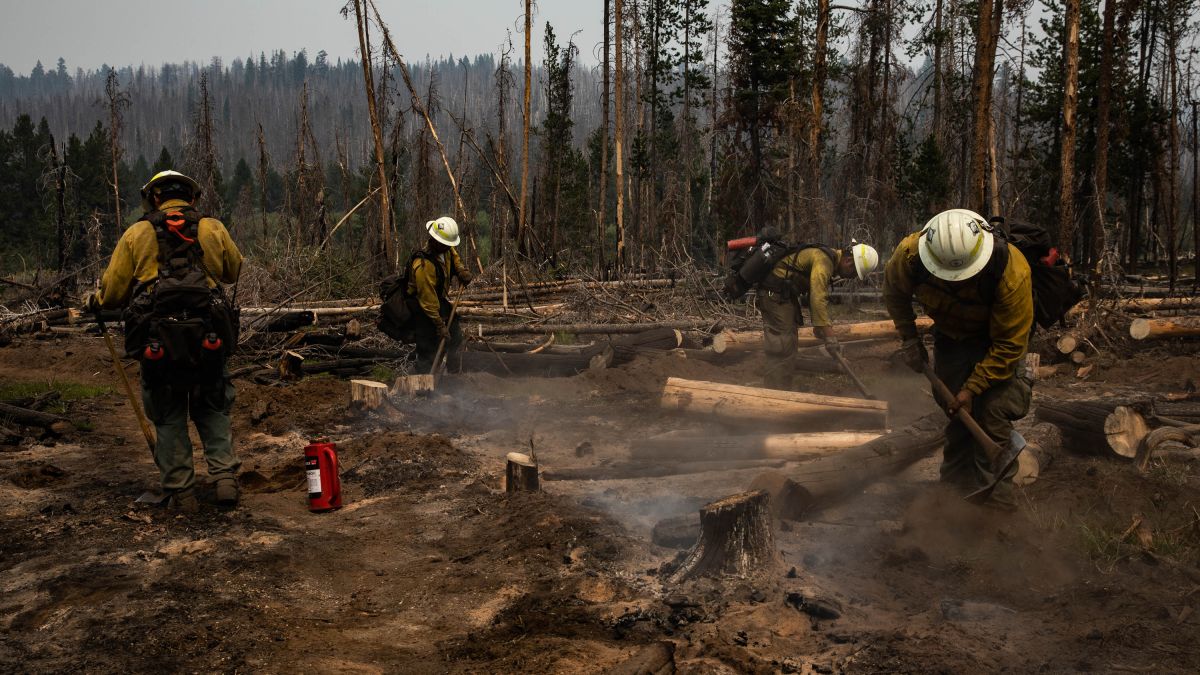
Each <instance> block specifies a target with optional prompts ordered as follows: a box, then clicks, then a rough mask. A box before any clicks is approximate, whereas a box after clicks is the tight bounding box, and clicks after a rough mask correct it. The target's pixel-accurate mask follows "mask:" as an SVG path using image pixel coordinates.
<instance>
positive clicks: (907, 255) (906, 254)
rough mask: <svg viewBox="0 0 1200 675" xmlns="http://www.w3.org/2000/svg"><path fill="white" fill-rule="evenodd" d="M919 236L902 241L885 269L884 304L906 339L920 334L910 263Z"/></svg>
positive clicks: (897, 328)
mask: <svg viewBox="0 0 1200 675" xmlns="http://www.w3.org/2000/svg"><path fill="white" fill-rule="evenodd" d="M919 236H920V235H919V234H912V235H909V236H907V237H905V238H904V239H903V240H901V242H900V243H899V244H898V245H897V246H896V250H895V251H893V252H892V257H891V258H890V259H888V261H887V266H885V267H884V270H883V305H884V307H886V308H887V313H888V316H890V317H891V318H892V323H893V324H895V325H896V331H897V332H899V333H900V337H901V338H903V339H905V340H908V339H911V338H915V337H917V335H918V333H917V313H916V312H915V311H914V310H913V305H912V298H913V278H912V268H911V267H910V265H911V264H912V263H911V260H912V256H913V255H914V253H915V251H916V246H917V237H919Z"/></svg>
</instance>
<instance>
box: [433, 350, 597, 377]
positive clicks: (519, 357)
mask: <svg viewBox="0 0 1200 675" xmlns="http://www.w3.org/2000/svg"><path fill="white" fill-rule="evenodd" d="M612 360H613V351H612V350H611V349H609V348H607V347H603V348H600V349H597V350H592V351H591V352H582V353H579V354H505V353H499V352H480V351H461V352H456V353H454V354H451V355H450V356H449V359H448V363H449V371H450V372H454V373H490V374H492V375H496V376H499V377H506V376H517V377H571V376H572V375H578V374H579V373H581V372H583V371H585V370H603V369H604V368H607V367H608V366H609V364H611V363H612Z"/></svg>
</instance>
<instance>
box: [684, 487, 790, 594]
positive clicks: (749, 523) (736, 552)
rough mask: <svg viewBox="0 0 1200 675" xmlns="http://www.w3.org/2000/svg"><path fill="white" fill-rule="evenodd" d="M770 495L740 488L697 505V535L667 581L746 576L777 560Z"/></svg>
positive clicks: (773, 564)
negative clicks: (725, 495) (739, 491)
mask: <svg viewBox="0 0 1200 675" xmlns="http://www.w3.org/2000/svg"><path fill="white" fill-rule="evenodd" d="M770 502H771V498H770V496H769V495H768V494H767V493H766V492H765V491H763V490H757V491H754V492H743V493H741V494H736V495H733V496H730V497H726V498H724V499H722V500H720V501H716V502H713V503H711V504H708V505H706V506H705V507H704V508H702V509H700V539H699V540H698V541H697V542H696V545H695V546H694V547H692V549H691V550H690V551H689V552H688V554H687V556H686V557H685V558H684V560H683V562H682V563H680V565H679V567H678V568H676V569H675V571H674V572H672V573H671V575H670V578H669V581H670V582H671V583H678V582H680V581H684V580H686V579H693V578H696V577H720V576H735V577H739V578H747V577H750V576H753V575H756V574H759V573H763V572H768V571H770V570H771V568H772V567H773V566H775V565H776V564H777V563H778V561H779V553H778V552H777V551H776V550H775V537H774V535H773V534H772V533H771V510H770Z"/></svg>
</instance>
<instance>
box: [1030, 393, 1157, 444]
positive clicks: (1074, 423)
mask: <svg viewBox="0 0 1200 675" xmlns="http://www.w3.org/2000/svg"><path fill="white" fill-rule="evenodd" d="M1122 405H1123V406H1128V407H1130V408H1131V409H1132V410H1133V411H1135V412H1137V413H1139V414H1140V413H1142V412H1145V411H1148V410H1149V409H1150V399H1149V398H1148V397H1147V398H1144V399H1128V398H1126V399H1089V400H1075V401H1069V400H1063V399H1050V398H1039V399H1038V403H1037V410H1036V412H1035V415H1036V417H1037V419H1038V420H1040V421H1042V422H1050V423H1051V424H1054V425H1055V426H1057V427H1058V428H1059V429H1060V430H1061V431H1062V434H1063V447H1065V448H1067V449H1069V450H1071V451H1072V452H1078V453H1082V454H1090V455H1106V456H1109V457H1114V458H1119V459H1132V458H1133V455H1132V454H1124V453H1128V452H1129V451H1128V449H1127V448H1125V447H1124V446H1120V445H1118V447H1116V448H1114V447H1112V446H1110V445H1109V438H1108V435H1107V434H1106V433H1105V420H1107V419H1108V416H1109V415H1110V414H1111V413H1112V412H1113V411H1114V410H1116V409H1117V407H1118V406H1122ZM1135 450H1136V447H1135Z"/></svg>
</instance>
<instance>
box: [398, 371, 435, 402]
mask: <svg viewBox="0 0 1200 675" xmlns="http://www.w3.org/2000/svg"><path fill="white" fill-rule="evenodd" d="M433 390H434V381H433V375H430V374H429V373H425V374H422V375H402V376H400V377H397V378H396V381H395V383H393V384H392V395H393V396H405V397H409V398H411V397H413V396H419V395H421V394H428V393H429V392H431V391H433Z"/></svg>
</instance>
